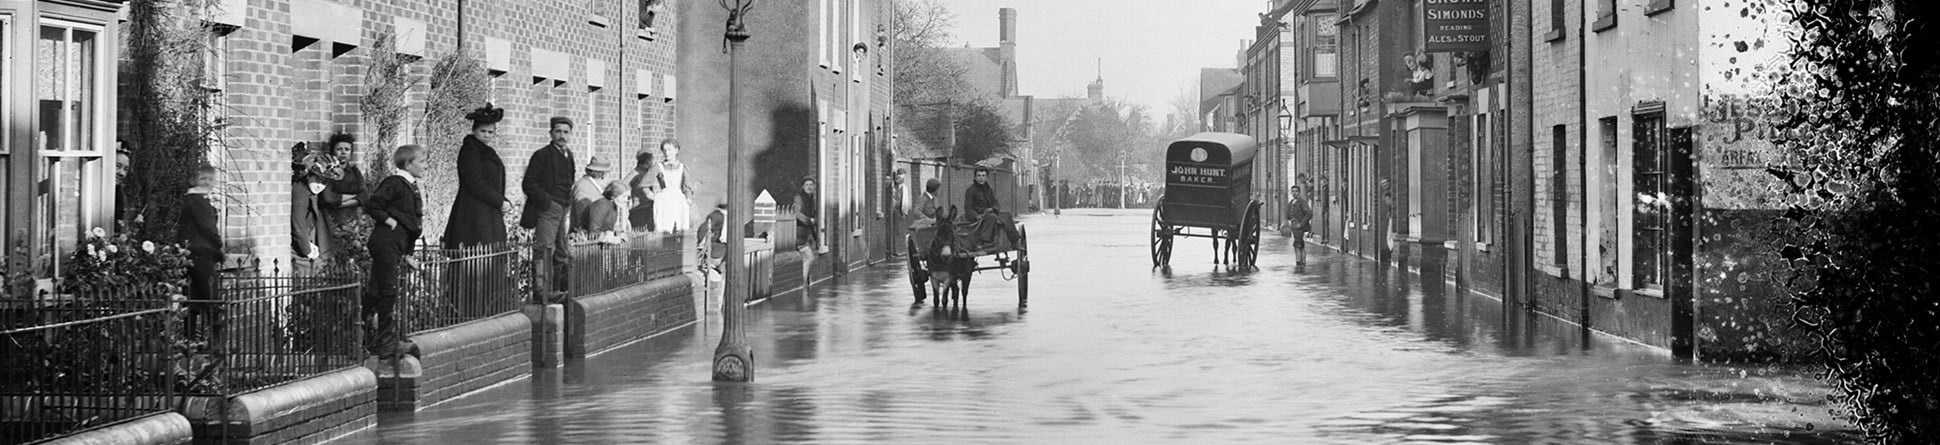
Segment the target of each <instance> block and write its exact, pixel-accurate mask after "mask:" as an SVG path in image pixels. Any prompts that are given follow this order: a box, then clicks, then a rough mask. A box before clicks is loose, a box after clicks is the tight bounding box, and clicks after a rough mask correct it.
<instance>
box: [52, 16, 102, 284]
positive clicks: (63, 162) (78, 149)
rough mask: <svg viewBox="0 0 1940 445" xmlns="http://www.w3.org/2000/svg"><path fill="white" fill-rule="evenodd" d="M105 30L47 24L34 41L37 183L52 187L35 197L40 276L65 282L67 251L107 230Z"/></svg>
mask: <svg viewBox="0 0 1940 445" xmlns="http://www.w3.org/2000/svg"><path fill="white" fill-rule="evenodd" d="M100 35H101V31H100V28H99V27H94V26H90V25H80V24H75V23H68V22H61V21H51V20H50V21H45V22H43V23H42V24H41V26H40V33H39V37H38V38H37V39H36V40H35V42H34V55H33V57H34V64H35V66H37V67H38V69H36V70H35V72H34V92H33V95H34V99H35V103H36V104H37V107H36V109H35V112H36V113H37V114H38V118H39V120H40V125H39V127H38V128H35V133H34V138H33V140H34V144H35V145H34V147H35V148H37V149H38V150H37V153H36V154H37V155H38V156H39V160H38V161H37V162H40V163H41V164H40V168H39V170H38V171H37V175H38V176H39V177H37V178H34V179H35V182H40V181H46V183H47V184H48V185H49V187H48V188H47V189H46V190H45V191H44V192H41V193H39V194H38V195H36V196H35V199H34V201H35V204H34V207H35V213H33V215H34V218H35V224H34V226H35V227H36V230H37V233H36V234H35V236H34V240H35V242H36V243H37V244H39V246H38V249H36V251H37V252H38V254H39V258H37V259H36V266H37V270H38V271H41V272H44V274H45V275H42V276H59V275H60V272H61V271H60V268H61V265H60V263H59V260H58V258H60V255H61V252H63V251H65V250H67V249H69V248H72V247H73V246H75V245H77V244H78V243H79V241H80V239H81V234H82V233H83V232H85V231H87V230H88V229H89V228H91V227H96V226H101V225H103V224H102V222H103V221H102V220H103V219H104V218H103V217H104V216H106V213H107V212H106V210H105V207H106V206H105V204H106V203H107V200H105V199H102V198H104V197H105V196H106V193H104V191H105V190H106V187H105V186H106V185H107V184H108V183H109V181H108V178H107V172H106V171H105V170H104V169H103V165H104V164H105V163H103V162H100V161H101V156H102V152H103V151H104V150H102V147H101V146H100V145H101V143H100V140H99V133H100V130H101V128H100V126H99V125H98V123H99V122H101V120H102V119H103V118H102V116H101V113H102V111H101V110H102V107H101V106H100V104H99V102H100V101H101V100H102V98H101V96H100V95H99V94H98V92H99V91H100V89H101V82H102V79H101V77H100V76H99V73H100V70H101V65H102V60H101V59H100V57H99V54H100V53H99V48H100V38H99V37H100Z"/></svg>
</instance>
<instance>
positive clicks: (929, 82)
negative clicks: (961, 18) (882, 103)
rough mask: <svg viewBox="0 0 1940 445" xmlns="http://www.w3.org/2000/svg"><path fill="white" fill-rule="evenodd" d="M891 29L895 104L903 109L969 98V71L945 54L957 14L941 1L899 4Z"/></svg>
mask: <svg viewBox="0 0 1940 445" xmlns="http://www.w3.org/2000/svg"><path fill="white" fill-rule="evenodd" d="M893 6H894V8H895V11H894V16H893V17H892V18H891V25H890V48H889V53H890V60H891V61H893V63H894V69H895V76H896V77H895V79H896V82H895V85H894V86H893V88H894V90H893V93H892V100H894V101H895V103H896V104H897V105H900V106H914V105H918V104H932V103H938V102H944V101H949V100H952V99H959V98H963V97H967V96H968V95H969V91H968V87H967V85H966V82H964V79H963V73H964V71H965V68H964V67H963V65H961V64H958V63H957V62H956V61H955V60H951V59H950V57H949V56H948V55H947V54H944V52H943V48H946V47H948V45H949V44H950V41H951V39H952V36H951V35H950V29H951V28H954V27H956V14H954V13H951V12H950V8H948V7H946V6H944V5H943V3H941V2H939V1H938V0H895V2H894V4H893Z"/></svg>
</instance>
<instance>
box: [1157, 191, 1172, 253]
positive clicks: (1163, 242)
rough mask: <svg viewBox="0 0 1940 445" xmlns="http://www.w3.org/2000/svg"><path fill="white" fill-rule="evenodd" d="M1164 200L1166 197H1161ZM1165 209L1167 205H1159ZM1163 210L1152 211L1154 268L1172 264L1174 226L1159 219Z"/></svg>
mask: <svg viewBox="0 0 1940 445" xmlns="http://www.w3.org/2000/svg"><path fill="white" fill-rule="evenodd" d="M1159 198H1160V199H1164V198H1165V197H1164V196H1160V197H1159ZM1159 206H1160V207H1164V206H1165V204H1162V203H1161V204H1159ZM1161 213H1163V210H1161V209H1157V208H1155V209H1152V267H1153V268H1158V267H1164V266H1165V265H1166V264H1169V263H1171V262H1172V226H1171V225H1169V224H1166V223H1165V221H1164V220H1161V219H1159V215H1160V214H1161Z"/></svg>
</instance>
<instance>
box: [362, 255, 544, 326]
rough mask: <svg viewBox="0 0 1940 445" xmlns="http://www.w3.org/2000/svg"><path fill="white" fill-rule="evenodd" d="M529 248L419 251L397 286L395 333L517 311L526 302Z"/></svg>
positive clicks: (530, 276)
mask: <svg viewBox="0 0 1940 445" xmlns="http://www.w3.org/2000/svg"><path fill="white" fill-rule="evenodd" d="M531 252H532V250H531V246H528V245H525V244H511V243H500V244H489V245H481V246H469V247H462V248H457V249H444V248H437V247H420V248H419V249H418V250H417V252H416V253H415V254H413V255H412V258H413V259H415V260H416V261H417V268H416V269H412V270H407V271H406V272H405V273H403V274H401V276H400V277H399V280H400V281H401V282H400V283H398V292H399V301H398V305H397V308H396V310H397V311H398V312H399V314H397V316H398V324H399V328H400V329H399V332H403V333H406V334H416V333H421V332H426V331H432V330H437V329H444V328H447V327H451V326H456V325H459V324H464V323H469V322H472V321H476V320H482V319H486V318H492V317H497V316H500V315H505V314H509V313H513V312H518V311H519V309H520V307H521V306H522V305H524V304H525V303H526V302H527V301H529V300H530V295H531V292H533V287H532V285H533V284H534V283H536V281H534V280H533V261H532V253H531Z"/></svg>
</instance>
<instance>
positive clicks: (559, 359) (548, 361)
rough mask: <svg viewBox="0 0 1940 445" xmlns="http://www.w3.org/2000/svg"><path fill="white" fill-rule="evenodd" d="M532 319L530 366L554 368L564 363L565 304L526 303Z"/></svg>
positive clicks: (526, 311) (526, 313)
mask: <svg viewBox="0 0 1940 445" xmlns="http://www.w3.org/2000/svg"><path fill="white" fill-rule="evenodd" d="M525 316H526V317H528V318H531V319H532V367H534V368H554V367H558V366H560V365H562V364H565V363H566V306H565V305H559V304H544V305H540V304H528V305H526V306H525Z"/></svg>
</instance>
